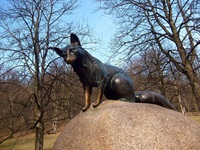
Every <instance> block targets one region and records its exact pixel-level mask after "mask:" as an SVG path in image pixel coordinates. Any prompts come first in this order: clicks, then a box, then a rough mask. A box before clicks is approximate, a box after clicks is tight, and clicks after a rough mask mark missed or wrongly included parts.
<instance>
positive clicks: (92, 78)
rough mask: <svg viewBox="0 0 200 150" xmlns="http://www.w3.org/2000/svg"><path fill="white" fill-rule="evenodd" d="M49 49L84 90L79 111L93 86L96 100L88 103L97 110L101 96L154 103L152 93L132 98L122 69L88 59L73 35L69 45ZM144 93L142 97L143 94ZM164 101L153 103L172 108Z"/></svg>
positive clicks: (158, 99) (130, 81)
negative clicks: (70, 68) (70, 70)
mask: <svg viewBox="0 0 200 150" xmlns="http://www.w3.org/2000/svg"><path fill="white" fill-rule="evenodd" d="M49 49H53V50H54V51H55V52H56V53H57V54H58V55H59V56H61V57H62V58H64V60H65V62H66V63H67V64H70V65H71V66H72V68H73V70H74V72H76V74H77V75H78V77H79V79H80V81H81V83H82V84H83V88H84V97H85V106H84V107H83V108H82V110H83V111H86V110H87V109H88V108H89V107H90V96H91V94H92V88H93V87H97V89H98V90H97V91H98V94H97V100H96V101H95V102H93V103H92V106H93V107H97V106H98V105H99V104H100V103H101V100H102V96H103V94H104V95H105V97H106V98H107V99H112V100H118V99H119V100H123V101H128V102H144V103H145V102H150V101H151V100H152V102H151V103H154V100H153V99H154V96H153V95H154V94H152V93H151V95H150V94H149V93H148V92H147V93H146V92H144V93H143V94H144V95H145V96H147V97H148V95H149V97H148V98H147V97H145V98H143V96H140V97H139V98H138V97H135V93H134V86H133V82H132V80H131V78H130V76H129V75H128V74H127V73H125V72H124V71H123V70H122V69H120V68H117V67H114V66H112V65H108V64H104V63H102V62H101V61H100V60H98V59H97V58H95V57H93V56H91V55H90V54H89V53H88V52H87V51H86V50H85V49H83V48H82V46H81V43H80V41H79V38H78V37H77V36H76V35H75V34H71V35H70V44H69V45H68V46H66V47H65V48H63V49H60V48H57V47H49ZM145 93H146V94H145ZM165 101H167V99H165V98H163V97H159V96H158V98H157V99H156V102H157V103H155V104H158V105H161V106H163V107H166V108H172V107H171V104H170V103H168V102H165Z"/></svg>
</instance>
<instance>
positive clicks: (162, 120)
mask: <svg viewBox="0 0 200 150" xmlns="http://www.w3.org/2000/svg"><path fill="white" fill-rule="evenodd" d="M145 149H148V150H169V149H172V150H199V149H200V125H199V124H198V123H196V122H194V121H193V120H191V119H190V118H188V117H186V116H184V115H182V114H181V113H179V112H176V111H173V110H170V109H166V108H163V107H160V106H157V105H153V104H141V103H129V102H122V101H112V100H107V101H104V102H103V103H102V104H101V105H100V106H98V107H97V108H89V109H88V110H87V111H86V112H81V113H80V114H78V115H77V116H76V117H75V118H73V119H72V120H71V121H70V122H69V123H68V124H67V125H66V127H65V128H64V130H63V131H62V133H61V134H60V135H59V137H58V138H57V140H56V142H55V144H54V150H145Z"/></svg>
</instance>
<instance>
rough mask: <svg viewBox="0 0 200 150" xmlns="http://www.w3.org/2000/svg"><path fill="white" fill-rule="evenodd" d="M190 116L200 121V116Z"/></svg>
mask: <svg viewBox="0 0 200 150" xmlns="http://www.w3.org/2000/svg"><path fill="white" fill-rule="evenodd" d="M190 118H191V119H192V120H195V121H197V122H198V123H200V116H190Z"/></svg>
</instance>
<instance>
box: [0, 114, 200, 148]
mask: <svg viewBox="0 0 200 150" xmlns="http://www.w3.org/2000/svg"><path fill="white" fill-rule="evenodd" d="M189 117H190V118H192V119H193V120H195V121H197V122H198V123H200V116H189ZM59 134H60V132H59V133H57V134H46V135H45V137H44V150H52V149H53V144H54V142H55V140H56V138H57V137H58V135H59ZM34 144H35V138H34V134H29V135H25V136H21V137H19V138H17V137H15V138H12V139H9V140H7V141H5V142H4V143H2V144H0V150H10V149H12V150H34Z"/></svg>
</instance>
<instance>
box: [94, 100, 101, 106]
mask: <svg viewBox="0 0 200 150" xmlns="http://www.w3.org/2000/svg"><path fill="white" fill-rule="evenodd" d="M99 104H100V102H97V101H96V102H93V103H92V106H93V107H97V106H99Z"/></svg>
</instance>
